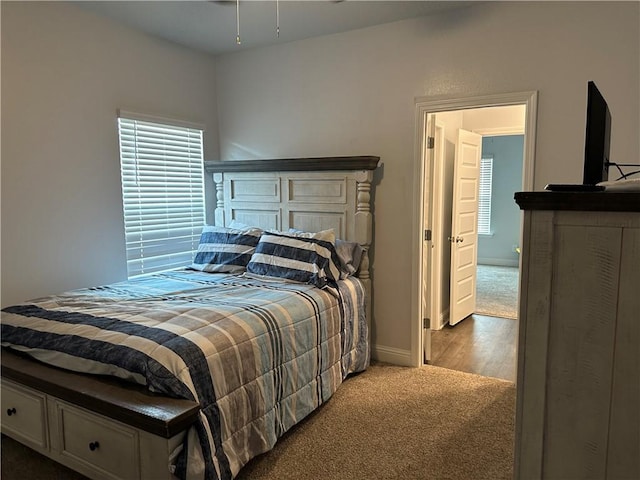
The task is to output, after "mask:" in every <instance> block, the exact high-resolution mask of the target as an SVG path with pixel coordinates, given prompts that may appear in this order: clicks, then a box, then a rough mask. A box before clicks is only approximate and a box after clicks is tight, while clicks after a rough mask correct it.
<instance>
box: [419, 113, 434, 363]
mask: <svg viewBox="0 0 640 480" xmlns="http://www.w3.org/2000/svg"><path fill="white" fill-rule="evenodd" d="M425 129H426V131H425V135H424V137H425V143H424V145H423V147H422V148H423V149H424V152H423V155H422V158H424V178H423V182H424V183H423V190H424V191H425V196H424V198H425V202H424V206H423V216H422V224H423V237H422V277H421V278H422V288H421V294H422V318H423V323H422V349H423V355H424V361H425V362H428V361H429V360H431V322H432V321H433V298H432V295H431V289H432V282H431V277H432V276H431V272H432V269H433V242H432V240H431V232H432V231H433V197H434V195H433V171H434V167H435V164H434V160H435V158H434V157H435V156H434V151H435V150H434V142H435V131H436V118H435V115H433V114H429V115H427V124H426V127H425Z"/></svg>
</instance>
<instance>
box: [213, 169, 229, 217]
mask: <svg viewBox="0 0 640 480" xmlns="http://www.w3.org/2000/svg"><path fill="white" fill-rule="evenodd" d="M223 178H224V177H223V175H222V173H214V174H213V182H214V183H215V186H216V209H215V216H214V218H215V223H214V225H226V223H225V221H224V183H223Z"/></svg>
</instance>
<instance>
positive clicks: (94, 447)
mask: <svg viewBox="0 0 640 480" xmlns="http://www.w3.org/2000/svg"><path fill="white" fill-rule="evenodd" d="M98 448H100V443H98V442H91V443H89V450H91V451H92V452H93V451H95V450H97V449H98Z"/></svg>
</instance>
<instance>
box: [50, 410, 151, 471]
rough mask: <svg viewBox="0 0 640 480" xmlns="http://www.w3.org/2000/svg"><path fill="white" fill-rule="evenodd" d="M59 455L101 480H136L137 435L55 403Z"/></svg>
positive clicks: (122, 426) (137, 461)
mask: <svg viewBox="0 0 640 480" xmlns="http://www.w3.org/2000/svg"><path fill="white" fill-rule="evenodd" d="M56 416H57V421H58V428H59V430H58V432H59V433H58V435H59V448H60V454H61V455H62V456H65V457H70V458H72V459H73V460H74V461H76V462H79V463H81V464H84V465H85V466H86V467H89V468H90V469H91V470H94V471H96V472H97V473H98V476H99V477H103V478H118V479H139V478H140V473H139V465H140V454H139V441H138V432H137V431H136V430H135V429H132V428H129V427H127V426H125V425H123V424H116V423H115V422H113V421H112V420H107V419H104V418H102V416H100V415H97V414H94V413H91V412H88V411H86V410H84V409H81V408H77V407H74V406H72V405H69V404H67V403H64V402H60V401H56Z"/></svg>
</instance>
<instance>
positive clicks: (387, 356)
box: [371, 345, 413, 367]
mask: <svg viewBox="0 0 640 480" xmlns="http://www.w3.org/2000/svg"><path fill="white" fill-rule="evenodd" d="M371 358H373V359H374V360H377V361H379V362H385V363H391V364H393V365H401V366H405V367H411V366H413V364H412V363H411V351H410V350H402V349H400V348H393V347H386V346H384V345H372V346H371Z"/></svg>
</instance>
